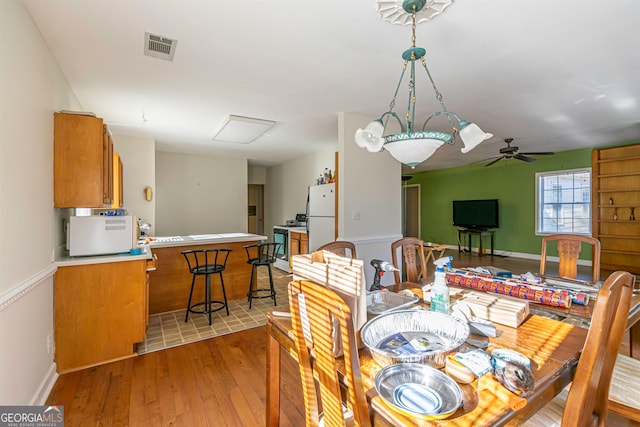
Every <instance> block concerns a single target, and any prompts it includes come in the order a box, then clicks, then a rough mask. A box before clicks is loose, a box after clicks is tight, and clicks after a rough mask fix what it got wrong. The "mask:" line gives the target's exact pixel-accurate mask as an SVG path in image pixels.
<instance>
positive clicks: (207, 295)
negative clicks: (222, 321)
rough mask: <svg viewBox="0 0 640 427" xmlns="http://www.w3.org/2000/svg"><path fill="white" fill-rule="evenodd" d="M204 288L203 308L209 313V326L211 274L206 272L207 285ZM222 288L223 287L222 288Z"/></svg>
mask: <svg viewBox="0 0 640 427" xmlns="http://www.w3.org/2000/svg"><path fill="white" fill-rule="evenodd" d="M206 286H207V287H206V289H205V304H204V309H205V311H206V312H207V314H208V315H209V326H211V275H210V274H207V285H206ZM223 289H224V288H223Z"/></svg>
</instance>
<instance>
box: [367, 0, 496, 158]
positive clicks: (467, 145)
mask: <svg viewBox="0 0 640 427" xmlns="http://www.w3.org/2000/svg"><path fill="white" fill-rule="evenodd" d="M452 1H453V0H378V10H379V12H380V14H381V15H382V16H383V18H384V19H387V20H389V21H391V22H393V23H401V24H404V23H409V22H410V23H411V30H412V39H411V40H412V44H411V47H410V48H409V49H407V50H405V51H404V52H403V53H402V59H403V60H404V65H403V68H402V73H401V74H400V80H399V81H398V85H397V87H396V91H395V93H394V94H393V99H392V100H391V102H390V103H389V111H387V112H385V113H383V114H382V116H380V118H379V119H377V120H374V121H372V122H371V123H369V124H368V125H367V126H366V127H365V128H364V129H358V130H357V131H356V134H355V141H356V144H357V145H358V146H359V147H361V148H366V149H367V150H368V151H370V152H379V151H382V150H383V149H384V150H386V151H388V152H389V153H390V154H391V155H392V156H393V157H394V158H395V159H396V160H398V161H399V162H402V163H404V164H406V165H407V166H410V167H411V168H412V169H413V168H415V167H416V166H417V165H419V164H420V163H422V162H424V161H425V160H427V159H428V158H429V157H431V156H432V155H433V153H435V151H436V150H437V149H438V148H439V147H440V146H442V145H443V144H453V143H454V141H455V138H456V136H458V137H459V138H460V139H461V140H462V143H463V144H464V147H463V148H462V149H461V151H462V153H468V152H469V151H471V150H472V149H473V148H475V147H476V146H477V145H478V144H480V143H481V142H482V141H484V140H487V139H489V138H491V137H492V136H493V135H492V134H490V133H485V132H483V131H482V130H481V129H480V127H478V125H476V124H475V123H470V122H468V121H466V120H463V119H461V118H460V117H459V116H458V115H457V114H455V113H452V112H451V111H449V110H447V107H446V106H445V104H444V99H443V97H442V94H441V93H440V91H439V90H438V88H437V87H436V84H435V82H434V81H433V78H432V77H431V73H430V72H429V68H427V62H426V60H425V58H424V56H425V54H426V51H425V49H423V48H421V47H416V20H417V19H416V16H418V17H419V19H420V20H426V19H430V18H431V17H433V16H435V15H437V14H439V13H442V12H443V11H444V8H446V7H447V6H448V5H449V4H451V2H452ZM425 5H426V7H425ZM421 11H422V13H420V12H421ZM409 18H410V19H409ZM416 62H418V63H419V64H421V65H422V67H423V68H424V69H425V71H426V73H427V77H428V78H429V81H430V82H431V86H432V87H433V90H434V92H435V97H436V100H437V101H438V103H439V104H440V110H439V111H436V112H434V113H432V114H431V115H430V116H428V117H427V119H426V120H425V121H424V122H423V124H422V126H419V125H418V126H416V118H415V107H416V79H415V74H416ZM407 68H408V69H409V82H408V89H409V97H408V103H407V112H406V115H405V117H404V122H403V120H401V119H400V117H399V116H398V114H397V113H396V112H395V111H394V108H395V105H396V97H397V96H398V92H399V91H400V87H401V86H402V81H403V79H404V76H405V73H406V71H407ZM439 116H442V117H444V118H446V119H447V120H448V122H449V126H450V127H451V131H450V132H442V131H437V130H429V129H428V128H427V124H428V123H429V121H430V120H431V119H434V118H436V117H439ZM392 118H393V119H395V121H397V123H398V125H399V128H400V130H401V131H400V132H399V133H387V127H388V125H389V120H390V119H392ZM393 122H394V121H393V120H392V123H393Z"/></svg>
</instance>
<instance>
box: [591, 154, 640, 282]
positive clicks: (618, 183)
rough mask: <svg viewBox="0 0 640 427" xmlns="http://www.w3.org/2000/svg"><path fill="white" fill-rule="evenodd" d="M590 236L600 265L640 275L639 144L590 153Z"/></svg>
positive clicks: (607, 268) (608, 268)
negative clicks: (597, 243) (598, 249)
mask: <svg viewBox="0 0 640 427" xmlns="http://www.w3.org/2000/svg"><path fill="white" fill-rule="evenodd" d="M591 177H592V187H593V188H592V191H593V193H592V194H593V196H592V221H593V223H592V233H593V237H595V238H597V239H598V240H600V245H601V256H600V266H601V267H602V268H603V269H606V270H624V271H629V272H632V273H636V274H638V273H640V144H637V145H628V146H623V147H613V148H603V149H600V150H593V152H592V163H591Z"/></svg>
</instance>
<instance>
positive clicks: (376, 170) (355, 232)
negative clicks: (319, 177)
mask: <svg viewBox="0 0 640 427" xmlns="http://www.w3.org/2000/svg"><path fill="white" fill-rule="evenodd" d="M370 121H371V118H368V117H363V116H358V115H355V114H348V113H340V114H339V115H338V138H339V144H340V162H339V169H338V177H339V179H338V186H339V188H338V194H339V198H340V203H339V205H338V217H339V218H340V221H339V222H338V234H339V236H340V239H342V240H348V241H352V242H354V243H355V244H356V248H357V252H358V258H360V259H362V260H364V261H365V275H366V277H367V284H369V285H370V284H371V283H372V282H373V274H374V269H373V267H371V265H370V264H369V262H370V261H371V260H372V259H382V260H384V261H389V262H391V248H390V245H391V243H392V242H393V241H395V240H397V239H399V238H400V237H402V216H401V207H402V201H401V196H402V193H401V190H402V179H401V174H402V168H401V164H400V162H398V161H397V160H395V159H394V158H393V157H391V155H389V153H387V152H380V153H370V152H368V151H367V150H365V149H362V148H360V147H358V146H357V145H356V143H355V142H354V138H353V136H354V134H355V131H356V129H358V128H359V127H365V126H366V125H367V124H368V123H369V122H370ZM390 283H393V275H392V274H387V275H385V276H384V277H383V281H382V284H390Z"/></svg>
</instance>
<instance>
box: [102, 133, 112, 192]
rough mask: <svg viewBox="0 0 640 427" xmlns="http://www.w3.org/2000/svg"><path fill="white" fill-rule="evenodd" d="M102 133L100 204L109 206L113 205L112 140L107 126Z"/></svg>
mask: <svg viewBox="0 0 640 427" xmlns="http://www.w3.org/2000/svg"><path fill="white" fill-rule="evenodd" d="M102 132H103V133H102V138H103V139H102V192H103V201H102V203H104V204H105V205H110V204H112V203H113V139H112V138H111V134H110V133H109V129H108V128H107V125H104V126H103V130H102Z"/></svg>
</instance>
